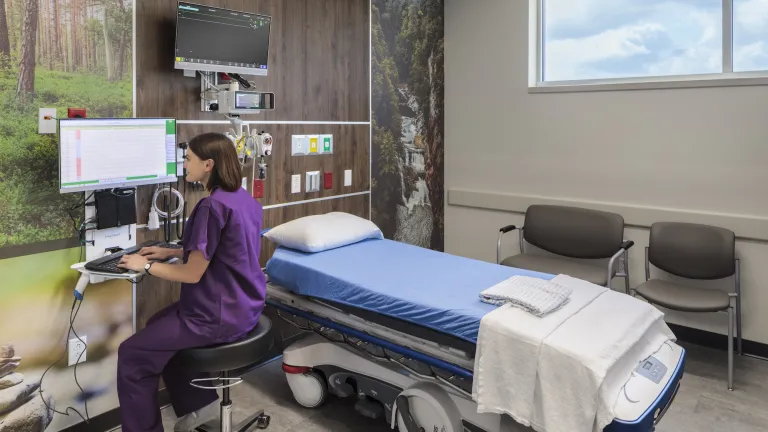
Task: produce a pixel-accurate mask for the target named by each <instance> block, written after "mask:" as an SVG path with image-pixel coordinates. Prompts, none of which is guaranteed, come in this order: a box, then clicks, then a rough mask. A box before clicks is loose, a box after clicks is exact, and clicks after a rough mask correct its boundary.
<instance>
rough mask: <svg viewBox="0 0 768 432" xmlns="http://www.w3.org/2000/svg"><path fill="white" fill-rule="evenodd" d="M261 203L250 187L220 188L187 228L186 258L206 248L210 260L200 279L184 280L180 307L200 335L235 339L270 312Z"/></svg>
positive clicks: (200, 204) (199, 207)
mask: <svg viewBox="0 0 768 432" xmlns="http://www.w3.org/2000/svg"><path fill="white" fill-rule="evenodd" d="M262 223H263V222H262V208H261V204H260V203H259V202H258V201H257V200H256V199H254V198H253V197H252V196H251V195H250V194H249V193H248V192H247V191H246V190H245V189H242V188H238V190H237V191H235V192H226V191H224V190H221V189H218V188H217V189H214V190H213V192H212V193H211V195H210V196H207V197H205V198H203V199H202V200H200V201H199V202H198V203H197V205H196V206H195V208H194V209H193V210H192V213H191V214H190V216H189V219H188V220H187V225H186V227H185V228H184V240H183V243H184V262H185V263H186V262H187V259H188V258H189V253H190V252H191V251H194V250H198V251H201V252H202V253H203V255H204V256H205V259H206V260H208V261H209V262H210V264H209V265H208V269H206V271H205V273H204V274H203V277H202V278H201V279H200V281H199V282H198V283H192V284H186V283H185V284H182V286H181V298H180V301H179V310H180V315H181V317H182V318H183V319H184V320H185V321H186V322H187V324H188V325H189V327H190V330H192V331H193V332H195V333H199V334H203V335H206V336H209V337H212V338H214V339H216V340H218V341H220V342H232V341H234V340H236V339H239V338H240V337H242V336H243V335H245V334H246V333H248V332H249V331H251V330H252V329H253V328H254V327H255V326H256V323H257V322H258V320H259V317H260V316H261V312H262V311H263V310H264V302H265V298H266V290H267V288H266V285H267V283H266V277H265V276H264V272H262V270H261V265H260V264H259V250H260V248H261V226H262Z"/></svg>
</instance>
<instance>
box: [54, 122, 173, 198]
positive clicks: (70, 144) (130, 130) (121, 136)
mask: <svg viewBox="0 0 768 432" xmlns="http://www.w3.org/2000/svg"><path fill="white" fill-rule="evenodd" d="M177 180H178V178H177V177H176V119H170V118H126V119H98V118H92V119H62V120H59V192H61V193H67V192H83V191H93V190H100V189H113V188H125V187H135V186H141V185H148V184H158V183H170V182H175V181H177Z"/></svg>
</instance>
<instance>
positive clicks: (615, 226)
mask: <svg viewBox="0 0 768 432" xmlns="http://www.w3.org/2000/svg"><path fill="white" fill-rule="evenodd" d="M523 228H524V229H523V238H525V241H527V242H528V243H530V244H532V245H534V246H536V247H539V248H541V249H544V250H545V251H548V252H552V253H554V254H557V255H563V256H567V257H571V258H609V257H611V256H613V255H614V254H615V253H616V252H618V251H619V249H620V248H621V243H622V242H623V237H624V218H623V217H621V215H618V214H615V213H608V212H603V211H598V210H589V209H583V208H578V207H565V206H552V205H532V206H530V207H528V210H527V211H526V212H525V225H524V227H523Z"/></svg>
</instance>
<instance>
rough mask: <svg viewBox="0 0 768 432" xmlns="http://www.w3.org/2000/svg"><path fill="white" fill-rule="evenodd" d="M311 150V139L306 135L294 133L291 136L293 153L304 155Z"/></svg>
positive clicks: (294, 154) (293, 154)
mask: <svg viewBox="0 0 768 432" xmlns="http://www.w3.org/2000/svg"><path fill="white" fill-rule="evenodd" d="M308 150H309V140H308V139H307V136H306V135H293V136H292V137H291V155H292V156H302V155H305V154H307V151H308Z"/></svg>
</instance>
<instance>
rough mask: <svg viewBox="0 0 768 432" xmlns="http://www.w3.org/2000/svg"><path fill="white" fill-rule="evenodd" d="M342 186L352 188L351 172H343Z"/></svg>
mask: <svg viewBox="0 0 768 432" xmlns="http://www.w3.org/2000/svg"><path fill="white" fill-rule="evenodd" d="M344 186H352V170H344Z"/></svg>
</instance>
